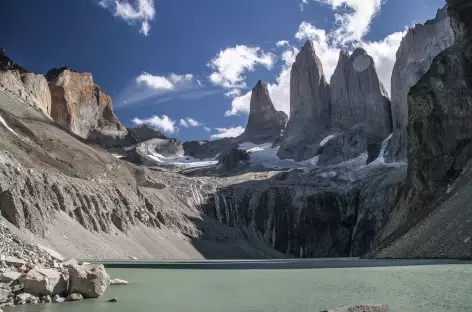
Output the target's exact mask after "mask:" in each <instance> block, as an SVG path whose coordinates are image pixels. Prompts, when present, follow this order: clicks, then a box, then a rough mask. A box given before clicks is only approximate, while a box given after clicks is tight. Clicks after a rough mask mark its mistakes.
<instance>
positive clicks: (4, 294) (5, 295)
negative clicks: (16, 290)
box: [0, 289, 10, 303]
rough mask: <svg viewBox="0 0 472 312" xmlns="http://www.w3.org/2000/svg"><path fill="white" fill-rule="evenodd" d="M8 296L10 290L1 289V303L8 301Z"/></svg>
mask: <svg viewBox="0 0 472 312" xmlns="http://www.w3.org/2000/svg"><path fill="white" fill-rule="evenodd" d="M8 295H10V291H9V289H0V303H5V302H7V301H8Z"/></svg>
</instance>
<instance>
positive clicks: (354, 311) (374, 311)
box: [322, 304, 389, 312]
mask: <svg viewBox="0 0 472 312" xmlns="http://www.w3.org/2000/svg"><path fill="white" fill-rule="evenodd" d="M388 311H389V309H388V306H387V305H386V304H365V305H359V306H355V307H350V308H340V309H329V310H324V311H322V312H388Z"/></svg>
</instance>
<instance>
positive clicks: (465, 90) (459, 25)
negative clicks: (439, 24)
mask: <svg viewBox="0 0 472 312" xmlns="http://www.w3.org/2000/svg"><path fill="white" fill-rule="evenodd" d="M471 4H472V2H471V1H470V0H469V1H454V0H449V1H448V13H449V16H450V17H451V25H452V28H453V30H454V34H455V38H456V40H455V44H454V45H453V46H452V47H450V48H448V49H446V50H445V51H443V52H442V53H440V54H439V55H438V56H437V57H435V58H434V60H433V62H432V64H431V67H430V69H429V70H428V72H427V73H426V74H425V75H424V76H423V77H422V78H421V79H420V80H419V81H418V83H417V84H416V85H415V86H413V87H412V88H411V90H410V92H409V95H408V128H407V129H408V175H407V181H406V185H405V188H404V192H403V194H402V196H401V197H400V198H401V200H400V201H399V203H398V204H397V207H396V209H395V210H394V212H393V213H392V214H391V216H390V220H389V222H388V223H387V224H386V226H385V228H384V230H383V234H382V235H381V238H382V239H383V243H382V247H381V248H380V249H382V248H383V247H385V246H388V245H389V244H390V243H392V241H394V240H396V239H397V238H398V237H399V236H401V235H403V234H405V233H406V235H405V236H404V237H405V238H409V239H410V241H407V240H405V239H403V238H401V239H399V240H398V244H397V243H394V244H393V247H388V248H387V250H389V251H386V252H379V253H378V255H380V256H381V257H398V256H400V257H414V256H418V255H421V256H422V257H428V258H431V257H432V258H437V257H453V256H459V255H460V258H472V253H471V252H470V250H471V249H470V246H468V245H467V242H468V241H469V240H470V238H468V237H470V236H472V231H471V230H470V217H467V215H470V192H469V189H470V181H471V178H470V161H471V158H472V122H471V121H472V93H471V90H472V80H471V79H470V77H472V18H471V17H472V6H471ZM468 163H469V165H468ZM448 212H449V213H448ZM418 222H421V223H418ZM415 224H417V225H416V226H415V227H413V229H411V227H412V226H414V225H415ZM446 234H447V235H446ZM426 235H428V236H426ZM420 242H421V243H420Z"/></svg>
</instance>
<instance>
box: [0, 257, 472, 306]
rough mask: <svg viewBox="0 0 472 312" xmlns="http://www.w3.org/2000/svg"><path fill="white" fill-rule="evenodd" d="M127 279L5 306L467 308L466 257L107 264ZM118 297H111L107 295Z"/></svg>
mask: <svg viewBox="0 0 472 312" xmlns="http://www.w3.org/2000/svg"><path fill="white" fill-rule="evenodd" d="M108 272H109V273H110V275H111V276H112V277H116V278H121V279H125V280H128V281H129V282H130V283H131V284H130V285H128V286H111V287H110V288H109V289H108V290H107V292H106V294H105V295H104V296H103V297H102V298H99V299H89V300H84V301H82V302H73V303H60V304H42V305H36V306H20V307H15V308H14V309H9V310H6V309H5V311H25V312H26V311H28V312H29V311H42V312H53V311H54V312H56V311H57V312H63V311H68V312H78V311H87V312H95V311H102V312H103V311H114V312H129V311H139V312H143V311H160V312H180V311H182V312H183V311H192V312H236V311H237V312H241V311H251V312H252V311H273V312H282V311H284V312H286V311H300V312H305V311H306V312H308V311H309V312H316V311H320V310H322V309H326V308H333V307H342V306H349V305H356V304H362V303H387V304H389V306H390V309H391V311H393V312H409V311H411V312H444V311H454V312H461V311H463V312H470V311H472V265H470V264H452V265H451V264H449V265H425V266H403V267H369V268H330V269H277V270H270V269H268V270H265V269H263V270H259V269H253V270H230V269H228V270H209V269H206V270H198V269H197V270H194V269H175V270H172V269H108ZM112 297H118V302H117V303H108V302H106V301H107V300H108V299H110V298H112Z"/></svg>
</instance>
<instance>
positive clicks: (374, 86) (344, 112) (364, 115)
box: [330, 48, 392, 138]
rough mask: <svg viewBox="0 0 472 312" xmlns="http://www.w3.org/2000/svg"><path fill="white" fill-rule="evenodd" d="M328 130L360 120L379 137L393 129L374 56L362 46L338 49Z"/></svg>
mask: <svg viewBox="0 0 472 312" xmlns="http://www.w3.org/2000/svg"><path fill="white" fill-rule="evenodd" d="M330 87H331V88H330V91H331V93H330V94H331V96H330V98H331V121H330V128H331V131H333V132H335V131H340V130H341V131H342V130H344V129H348V128H350V127H352V126H354V125H356V124H360V123H363V124H365V125H366V126H367V128H368V130H369V131H370V132H371V133H375V134H377V135H378V136H380V137H381V138H385V137H387V136H388V135H389V134H390V133H391V132H392V118H391V109H390V100H389V99H388V94H387V91H385V88H384V87H383V85H382V83H381V82H380V80H379V77H378V76H377V71H376V69H375V63H374V59H373V58H372V57H371V56H370V55H368V54H367V52H366V51H365V50H364V49H362V48H357V49H356V50H354V52H353V53H352V54H351V55H350V56H349V54H348V53H347V52H344V51H341V53H340V55H339V61H338V64H337V66H336V69H335V71H334V73H333V75H332V76H331V81H330Z"/></svg>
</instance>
